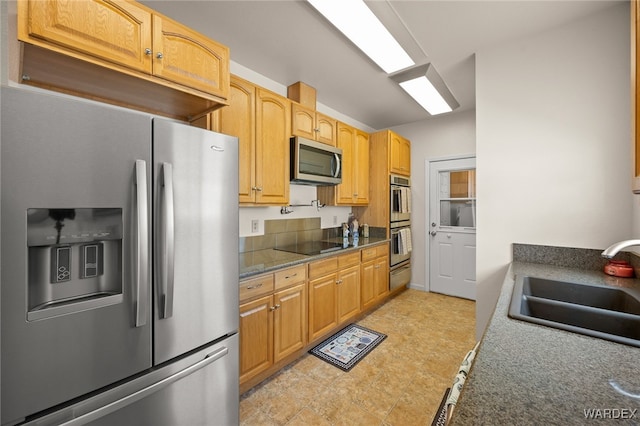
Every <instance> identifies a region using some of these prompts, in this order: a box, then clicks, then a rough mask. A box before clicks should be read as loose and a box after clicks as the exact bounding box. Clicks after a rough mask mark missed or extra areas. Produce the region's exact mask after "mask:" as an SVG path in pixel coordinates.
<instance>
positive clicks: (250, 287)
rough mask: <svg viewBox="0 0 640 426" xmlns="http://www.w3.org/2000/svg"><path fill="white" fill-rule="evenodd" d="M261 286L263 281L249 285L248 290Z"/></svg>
mask: <svg viewBox="0 0 640 426" xmlns="http://www.w3.org/2000/svg"><path fill="white" fill-rule="evenodd" d="M260 287H262V283H260V284H256V285H248V286H247V290H253V289H254V288H260Z"/></svg>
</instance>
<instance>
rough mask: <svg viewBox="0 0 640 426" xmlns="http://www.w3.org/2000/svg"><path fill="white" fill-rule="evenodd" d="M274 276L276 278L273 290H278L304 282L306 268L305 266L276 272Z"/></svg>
mask: <svg viewBox="0 0 640 426" xmlns="http://www.w3.org/2000/svg"><path fill="white" fill-rule="evenodd" d="M274 275H275V277H276V282H275V288H276V290H278V289H281V288H285V287H288V286H290V285H291V284H297V283H302V282H304V281H305V280H306V279H307V268H306V266H305V265H299V266H294V267H293V268H287V269H285V270H282V271H278V272H276V273H275V274H274Z"/></svg>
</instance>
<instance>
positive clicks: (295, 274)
mask: <svg viewBox="0 0 640 426" xmlns="http://www.w3.org/2000/svg"><path fill="white" fill-rule="evenodd" d="M388 265H389V246H388V244H386V243H385V244H379V245H377V246H373V247H370V246H368V247H366V248H363V249H362V250H354V251H350V252H348V253H346V254H342V255H336V256H330V257H326V258H323V259H320V260H316V261H313V262H310V263H308V264H300V265H297V266H293V267H290V268H286V269H282V270H279V271H276V272H274V273H271V274H264V275H260V276H257V277H253V278H250V279H247V280H244V281H242V282H241V283H240V299H241V301H244V302H243V303H241V305H240V386H241V389H242V387H243V385H244V386H245V387H244V390H247V389H248V388H250V387H251V386H254V385H255V384H257V383H258V382H259V381H260V380H262V379H264V378H266V377H268V376H269V374H271V373H273V372H275V371H277V370H278V369H279V368H281V367H283V366H284V365H285V364H286V362H288V361H287V358H289V360H291V359H293V358H295V356H296V355H295V354H296V353H302V351H304V350H306V349H308V347H309V346H311V345H312V344H315V343H316V341H317V340H320V339H321V338H323V337H327V336H328V334H329V333H331V332H334V331H335V330H336V329H337V328H338V327H339V326H341V325H343V324H345V323H347V322H349V321H352V320H354V318H356V317H357V316H358V315H359V314H361V313H362V312H363V311H364V310H366V309H368V308H370V307H372V306H374V305H376V304H379V303H381V302H382V301H384V300H385V298H386V297H387V296H388V294H389V266H388ZM307 277H308V282H307ZM256 376H259V377H256ZM252 379H253V380H252Z"/></svg>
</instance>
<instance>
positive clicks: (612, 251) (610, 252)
mask: <svg viewBox="0 0 640 426" xmlns="http://www.w3.org/2000/svg"><path fill="white" fill-rule="evenodd" d="M631 246H640V240H624V241H620V242H618V243H615V244H612V245H611V246H610V247H608V248H607V249H606V250H605V251H603V252H602V257H606V258H607V259H611V258H612V257H613V256H615V255H616V254H618V252H619V251H620V250H622V249H624V248H627V247H631Z"/></svg>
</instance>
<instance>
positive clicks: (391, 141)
mask: <svg viewBox="0 0 640 426" xmlns="http://www.w3.org/2000/svg"><path fill="white" fill-rule="evenodd" d="M370 144H371V163H370V165H371V167H369V185H370V197H371V202H370V203H369V204H368V205H367V206H363V207H359V206H356V207H355V208H354V209H353V214H354V215H356V217H357V218H358V219H359V220H360V223H367V224H369V225H371V226H376V227H381V228H386V229H387V236H389V203H390V199H389V175H390V174H400V175H404V176H409V175H410V172H411V142H410V141H409V140H408V139H406V138H403V137H402V136H400V135H398V134H397V133H395V132H392V131H391V130H381V131H379V132H375V133H372V134H371V135H370Z"/></svg>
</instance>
